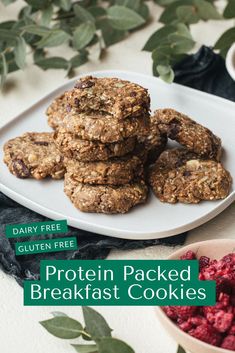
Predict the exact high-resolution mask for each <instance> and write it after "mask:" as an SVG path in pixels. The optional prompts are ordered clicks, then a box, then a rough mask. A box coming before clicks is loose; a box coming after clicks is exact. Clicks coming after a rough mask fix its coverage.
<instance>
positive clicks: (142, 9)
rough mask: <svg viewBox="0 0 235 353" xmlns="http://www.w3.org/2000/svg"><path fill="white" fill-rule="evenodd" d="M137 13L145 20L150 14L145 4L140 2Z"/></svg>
mask: <svg viewBox="0 0 235 353" xmlns="http://www.w3.org/2000/svg"><path fill="white" fill-rule="evenodd" d="M138 14H139V15H140V16H141V17H143V18H144V19H145V21H147V20H148V19H149V16H150V12H149V8H148V6H147V5H146V4H141V5H140V7H139V10H138Z"/></svg>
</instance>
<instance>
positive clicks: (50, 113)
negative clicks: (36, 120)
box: [46, 93, 71, 130]
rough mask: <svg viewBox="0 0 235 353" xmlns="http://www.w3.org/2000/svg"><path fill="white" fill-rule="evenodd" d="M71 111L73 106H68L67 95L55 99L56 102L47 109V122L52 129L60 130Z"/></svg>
mask: <svg viewBox="0 0 235 353" xmlns="http://www.w3.org/2000/svg"><path fill="white" fill-rule="evenodd" d="M70 111H71V106H70V105H69V104H68V102H67V99H66V97H65V93H63V94H61V95H60V96H59V97H57V98H55V99H54V101H53V102H52V103H51V105H49V107H48V108H47V111H46V114H47V117H48V118H47V121H48V124H49V126H50V127H52V128H53V129H55V130H56V129H58V127H59V126H61V125H62V123H63V119H64V117H65V115H66V114H68V113H69V112H70Z"/></svg>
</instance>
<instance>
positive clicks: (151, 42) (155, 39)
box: [143, 25, 176, 51]
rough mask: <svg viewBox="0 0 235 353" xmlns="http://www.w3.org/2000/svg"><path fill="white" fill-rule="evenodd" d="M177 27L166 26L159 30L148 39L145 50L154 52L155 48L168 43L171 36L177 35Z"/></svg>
mask: <svg viewBox="0 0 235 353" xmlns="http://www.w3.org/2000/svg"><path fill="white" fill-rule="evenodd" d="M175 31H176V27H175V26H173V25H169V26H164V27H162V28H160V29H158V30H157V31H156V32H155V33H153V34H152V35H151V37H150V38H149V39H148V41H147V43H146V44H145V46H144V48H143V50H146V51H153V50H154V49H155V48H157V47H158V46H160V45H161V44H162V43H163V42H165V41H166V38H168V35H169V34H172V33H175Z"/></svg>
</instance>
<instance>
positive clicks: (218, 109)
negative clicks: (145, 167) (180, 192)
mask: <svg viewBox="0 0 235 353" xmlns="http://www.w3.org/2000/svg"><path fill="white" fill-rule="evenodd" d="M90 74H91V75H94V76H97V77H119V78H122V79H125V80H129V81H133V82H136V83H139V84H140V85H142V86H144V87H146V88H148V89H149V92H150V95H151V102H152V104H151V107H152V110H154V109H156V108H163V107H165V108H166V107H171V108H175V109H176V110H179V111H181V112H183V113H185V114H188V115H189V116H191V117H192V118H194V119H195V120H197V121H198V122H199V123H201V124H203V125H205V126H207V127H208V128H210V129H211V130H212V131H213V132H214V133H215V134H217V135H218V136H220V137H221V138H222V141H223V146H224V149H225V153H224V156H223V163H224V165H225V167H226V168H227V169H228V170H229V171H230V173H231V174H232V177H233V179H235V139H234V132H235V114H234V112H235V104H234V103H232V102H230V101H228V100H225V99H222V98H218V97H216V96H213V95H210V94H206V93H202V92H200V91H197V90H194V89H191V88H187V87H184V86H180V85H177V84H172V85H168V84H165V83H164V82H162V81H161V80H159V79H157V78H155V77H151V76H145V75H141V74H138V73H133V72H122V71H100V72H94V73H89V75H90ZM74 82H75V79H73V80H71V81H69V82H68V83H67V84H65V85H63V86H62V87H60V88H58V89H57V90H55V91H54V92H52V93H51V94H49V95H47V96H46V97H44V98H43V99H41V100H40V101H39V102H38V103H36V104H34V105H33V106H32V107H31V108H29V109H28V110H26V111H25V112H23V113H22V114H21V115H19V116H18V117H16V118H15V119H14V120H13V121H11V122H10V123H9V124H7V125H5V126H4V127H3V128H2V129H1V130H0V170H1V172H0V189H1V191H2V192H3V193H4V194H6V195H8V196H9V197H11V198H12V199H14V200H15V201H17V202H19V203H20V204H22V205H24V206H26V207H28V208H30V209H32V210H34V211H36V212H38V213H40V214H42V215H44V216H47V217H49V218H52V219H67V220H68V224H69V225H71V226H73V227H76V228H80V229H84V230H88V231H91V232H95V233H99V234H104V235H109V236H114V237H119V238H126V239H154V238H162V237H165V236H172V235H175V234H179V233H181V232H184V231H187V230H190V229H192V228H195V227H197V226H199V225H201V224H203V223H205V222H207V221H208V220H210V219H211V218H213V217H215V216H216V215H217V214H219V213H220V212H222V211H223V210H224V209H225V208H226V207H228V206H229V205H230V204H231V203H232V202H233V201H234V200H235V191H234V187H233V190H232V191H231V193H230V195H229V196H228V197H227V198H226V199H225V200H222V201H215V202H201V203H200V204H198V205H183V204H176V205H170V204H164V203H161V202H160V201H159V200H157V199H156V198H155V197H154V196H153V195H152V194H151V195H150V196H149V199H148V202H147V204H145V205H141V206H138V207H135V208H134V209H133V210H131V211H130V212H128V213H127V214H124V215H102V214H92V213H82V212H80V211H78V210H77V209H75V208H74V206H73V205H72V203H71V202H70V201H69V199H68V198H67V197H66V196H65V194H64V192H63V181H53V180H44V181H36V180H33V179H24V180H22V179H17V178H15V177H14V176H13V175H11V174H10V173H9V171H8V169H7V167H6V166H5V164H4V163H3V151H2V149H3V144H4V143H5V142H6V141H7V140H9V139H10V138H13V137H15V136H19V135H21V134H22V133H24V132H26V131H50V128H49V127H48V125H47V120H46V117H45V110H46V108H47V106H48V105H49V104H50V103H51V101H52V100H53V99H54V98H55V97H56V96H58V95H59V94H60V93H62V92H64V91H65V90H68V89H70V88H72V87H73V85H74Z"/></svg>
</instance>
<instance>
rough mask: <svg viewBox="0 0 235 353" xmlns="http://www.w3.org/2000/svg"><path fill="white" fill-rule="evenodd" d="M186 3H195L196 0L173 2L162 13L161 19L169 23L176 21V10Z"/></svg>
mask: <svg viewBox="0 0 235 353" xmlns="http://www.w3.org/2000/svg"><path fill="white" fill-rule="evenodd" d="M184 5H187V6H189V5H194V0H177V1H174V2H172V3H171V4H170V5H169V6H167V7H166V9H165V10H164V11H163V13H162V14H161V16H160V18H159V21H160V22H162V23H165V24H167V25H169V24H171V23H174V21H175V20H176V19H177V14H176V11H177V9H178V8H179V7H180V6H184Z"/></svg>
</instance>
